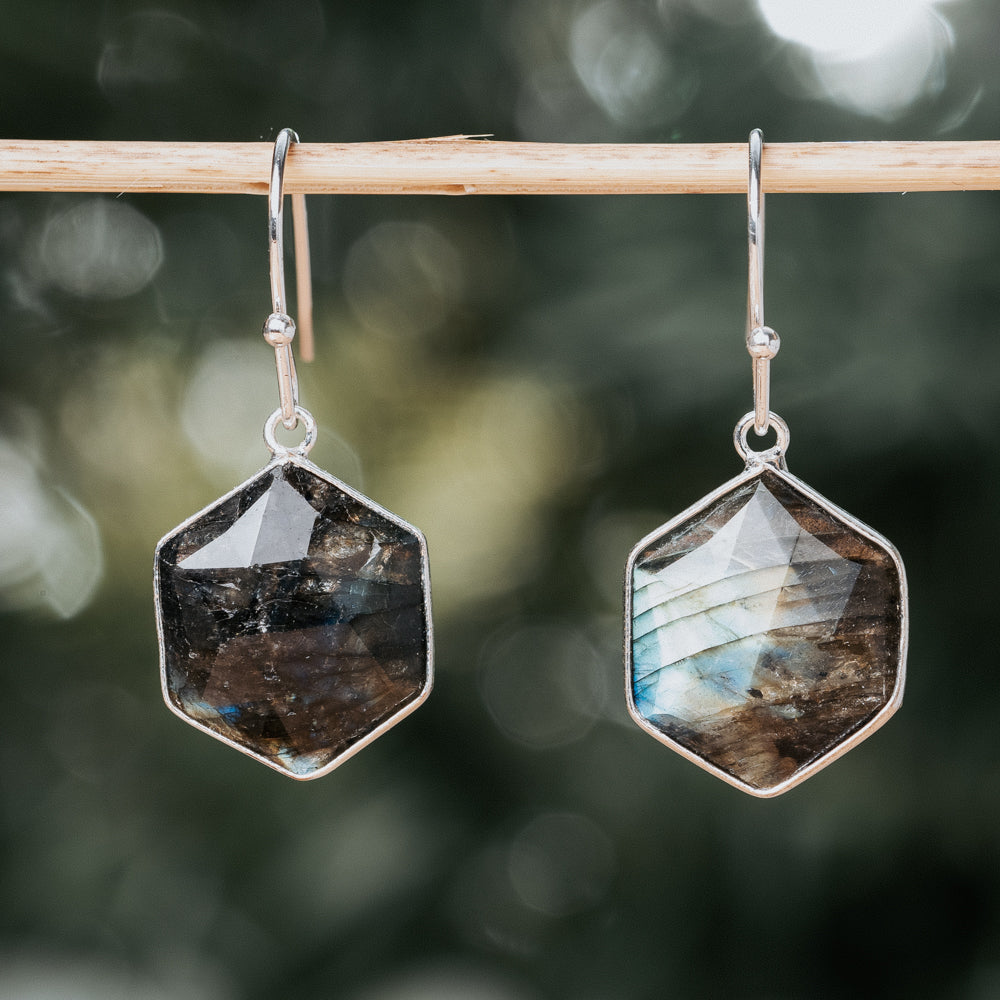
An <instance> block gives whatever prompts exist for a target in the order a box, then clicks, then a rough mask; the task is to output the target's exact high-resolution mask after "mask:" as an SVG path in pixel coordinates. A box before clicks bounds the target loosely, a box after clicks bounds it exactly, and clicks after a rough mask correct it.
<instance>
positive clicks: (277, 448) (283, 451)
mask: <svg viewBox="0 0 1000 1000" xmlns="http://www.w3.org/2000/svg"><path fill="white" fill-rule="evenodd" d="M295 417H296V423H301V424H302V425H303V426H304V427H305V429H306V436H305V438H303V440H302V443H301V444H300V445H298V446H297V447H295V448H286V447H285V446H284V445H283V444H280V443H279V442H278V440H277V439H276V438H275V436H274V432H275V431H276V430H277V428H278V424H279V423H281V407H280V406H279V407H278V409H276V410H275V411H274V413H272V414H271V415H270V416H269V417H268V418H267V422H266V423H265V424H264V443H265V444H266V445H267V446H268V448H270V449H271V454H272V455H274V456H275V457H276V458H281V457H284V456H285V455H300V456H302V457H303V458H305V456H306V455H308V454H309V452H310V450H311V449H312V446H313V445H314V444H315V443H316V418H315V417H314V416H313V415H312V414H311V413H310V412H309V411H308V410H307V409H305V407H302V406H296V407H295Z"/></svg>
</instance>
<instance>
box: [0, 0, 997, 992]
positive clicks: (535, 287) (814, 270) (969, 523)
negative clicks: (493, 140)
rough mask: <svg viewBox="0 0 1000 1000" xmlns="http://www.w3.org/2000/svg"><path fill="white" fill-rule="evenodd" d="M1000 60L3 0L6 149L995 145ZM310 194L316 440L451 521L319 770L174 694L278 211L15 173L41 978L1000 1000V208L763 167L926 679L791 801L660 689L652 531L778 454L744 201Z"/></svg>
mask: <svg viewBox="0 0 1000 1000" xmlns="http://www.w3.org/2000/svg"><path fill="white" fill-rule="evenodd" d="M998 50H1000V19H998V16H997V9H996V6H995V5H994V4H993V3H992V2H990V0H953V2H948V3H930V2H926V0H866V2H857V0H855V2H836V0H815V2H813V0H810V2H809V3H794V2H790V0H756V2H754V0H660V2H653V0H512V2H500V0H473V2H470V0H414V2H410V3H403V2H398V3H384V2H380V0H373V2H370V3H346V2H335V0H326V2H322V0H303V2H281V0H248V2H243V3H231V4H226V3H221V2H218V0H197V2H196V0H168V2H166V3H162V4H155V5H154V4H150V5H143V4H138V3H135V4H133V3H127V2H115V0H108V2H102V3H93V2H80V3H70V2H68V0H39V2H35V3H32V4H23V3H22V4H15V3H13V2H11V0H7V2H6V3H4V4H3V31H2V32H0V53H2V60H3V67H4V71H3V76H2V79H0V122H2V126H0V131H2V134H3V135H4V136H6V137H8V138H18V139H28V138H63V139H76V138H80V139H84V138H86V139H122V140H126V139H163V140H258V139H259V140H271V139H273V137H274V135H275V133H276V132H277V130H278V129H280V128H281V127H283V126H291V127H294V128H295V129H297V130H298V131H299V133H300V134H301V136H302V138H303V140H304V141H313V142H322V141H331V142H332V141H364V140H376V139H378V140H381V139H402V138H415V137H422V136H435V135H449V134H455V133H491V134H493V135H495V136H496V137H497V138H498V139H525V140H535V141H600V142H668V141H669V142H674V141H676V142H703V141H704V142H708V141H716V142H718V141H727V142H737V141H742V140H743V139H744V138H745V137H746V135H747V133H748V132H749V130H750V129H751V128H752V127H755V126H759V127H761V128H762V129H763V130H764V134H765V138H766V139H767V140H770V141H773V142H781V141H804V140H844V139H895V138H906V139H938V138H948V139H984V138H990V139H992V138H996V137H997V134H998V131H1000V129H998V124H1000V111H998V106H1000V104H998V102H1000V60H998V59H997V56H998ZM765 171H766V160H765ZM310 212H311V234H312V248H313V263H314V279H315V283H316V293H317V307H316V319H317V327H318V353H319V358H318V361H317V362H316V363H315V364H314V365H313V366H312V367H310V368H303V370H302V371H301V381H302V398H303V402H304V404H305V405H306V406H308V407H309V408H311V409H312V411H313V412H314V413H315V414H316V416H317V418H318V419H319V422H320V428H321V430H320V437H319V441H318V444H317V446H316V448H315V450H314V452H313V455H312V457H313V458H314V459H315V461H316V462H317V463H318V464H319V465H320V466H323V467H325V468H326V469H328V470H330V471H331V472H333V473H335V474H336V475H339V476H341V477H342V478H344V479H346V480H347V481H349V482H350V483H352V484H353V485H355V486H357V487H359V488H360V489H362V490H363V491H365V492H366V493H368V494H369V495H371V496H373V497H375V498H376V499H377V500H378V501H379V502H380V503H382V504H384V505H385V506H387V507H389V508H390V509H392V510H394V511H396V512H397V513H398V514H399V515H400V516H402V517H404V518H406V519H408V520H409V521H411V522H413V523H415V524H417V525H419V526H420V527H421V528H422V529H423V530H424V531H425V532H426V534H427V536H428V540H429V545H430V553H431V567H432V578H433V583H434V601H435V619H436V636H437V650H438V658H437V666H438V674H437V684H436V688H435V691H434V693H433V695H432V697H431V699H430V700H429V701H428V703H427V704H426V705H425V706H424V707H423V708H421V709H420V711H419V712H417V713H416V714H415V715H413V716H412V717H410V718H408V719H407V720H406V721H405V722H403V723H402V724H400V725H399V726H398V727H397V728H395V729H393V730H392V731H391V732H390V733H389V734H387V735H386V736H384V737H383V738H382V739H380V740H378V741H377V742H376V743H375V744H374V745H372V746H371V747H369V748H368V749H366V750H365V751H364V752H363V753H362V754H360V755H359V756H358V757H356V758H354V759H352V760H351V761H349V762H348V763H347V764H345V765H344V766H343V767H342V768H340V769H339V770H337V771H336V772H335V773H334V774H333V775H331V776H329V777H326V778H324V779H322V780H321V781H318V782H314V783H296V782H291V781H288V780H287V779H286V778H283V777H281V776H280V775H278V774H276V773H273V772H271V771H269V770H267V769H266V768H264V767H262V766H260V765H259V764H257V763H255V762H253V761H252V760H250V759H249V758H247V757H244V756H242V755H240V754H238V753H236V752H234V751H232V750H230V749H228V748H226V747H225V746H223V745H222V744H221V743H219V742H217V741H214V740H212V739H210V738H208V737H207V736H205V735H203V734H201V733H198V732H197V731H196V730H195V729H193V728H191V727H188V726H185V725H184V724H183V723H182V722H180V721H179V720H178V719H177V718H175V717H174V716H173V715H172V714H171V713H170V712H168V711H167V709H166V708H165V707H164V705H163V704H162V701H161V696H160V691H159V679H158V671H157V649H156V636H155V627H154V621H153V610H152V593H151V589H152V588H151V579H150V578H151V564H152V553H153V549H154V546H155V544H156V542H157V540H158V539H159V538H160V536H161V535H163V534H165V533H166V532H167V531H169V530H170V529H171V528H173V527H174V526H175V525H176V524H177V523H179V522H180V521H182V520H183V519H184V518H186V517H187V516H189V515H190V514H192V513H194V512H195V511H197V510H199V509H200V508H201V507H202V506H204V505H205V504H206V503H208V502H209V501H211V500H213V499H215V498H216V497H217V496H219V495H220V494H221V493H223V492H225V491H227V490H228V489H230V488H231V487H232V486H234V485H235V484H236V483H238V482H240V481H241V480H242V479H243V478H245V477H246V476H248V475H250V474H251V473H253V472H254V471H256V469H258V468H259V467H260V466H261V465H263V464H264V461H265V459H266V457H267V454H266V452H265V449H264V447H263V445H262V443H261V440H260V428H261V426H262V424H263V421H264V419H265V418H266V417H267V415H268V414H269V413H270V412H271V410H272V409H273V407H274V406H275V404H276V395H275V386H274V369H273V363H272V357H273V354H272V352H271V351H270V350H269V349H268V348H267V347H266V346H265V345H264V343H263V341H262V340H261V338H260V334H259V329H260V324H261V322H262V321H263V319H264V317H265V316H266V315H267V313H268V312H269V311H270V302H269V295H268V282H267V246H266V229H265V215H266V208H265V203H264V199H262V198H250V197H239V196H216V197H207V196H199V197H195V196H181V195H157V196H130V195H128V194H125V195H122V196H119V197H114V196H112V195H108V196H92V195H62V194H59V195H47V194H40V193H39V194H31V193H26V194H2V195H0V295H2V303H3V306H2V307H3V314H4V329H3V338H4V355H3V365H2V373H0V379H2V390H0V600H2V606H3V612H2V618H0V621H2V626H0V627H2V633H0V640H2V664H0V669H2V678H3V687H2V694H3V698H2V711H0V718H2V723H0V754H2V756H0V775H2V788H3V796H2V814H0V817H2V823H0V838H2V852H0V996H2V997H4V998H8V997H10V998H16V1000H41V998H59V1000H63V998H81V1000H90V998H101V1000H109V998H110V1000H119V998H127V1000H133V998H135V1000H154V998H155V1000H165V998H185V1000H242V998H247V1000H256V998H264V997H317V998H336V1000H340V998H345V1000H557V998H573V1000H618V998H620V1000H646V998H662V997H678V998H689V997H692V998H701V997H733V998H766V1000H785V998H800V997H803V998H842V997H843V998H847V997H852V998H853V997H859V996H872V997H908V998H912V997H933V998H939V997H940V998H962V1000H987V998H994V997H1000V926H998V919H1000V907H998V901H1000V732H998V728H997V725H996V721H995V720H996V717H997V711H998V709H1000V686H998V684H997V681H996V664H997V656H996V653H995V646H996V633H995V631H994V629H995V628H996V620H997V616H996V594H997V591H998V588H1000V570H998V567H997V566H996V565H994V563H993V562H992V561H991V556H990V553H991V552H992V553H996V552H997V551H998V550H1000V516H998V515H1000V505H998V502H997V494H998V489H1000V449H998V448H997V446H996V431H995V428H996V424H997V421H998V418H1000V400H998V392H997V385H998V373H1000V338H998V336H997V326H998V320H997V314H998V308H1000V270H998V268H997V266H996V261H997V260H998V259H1000V194H996V193H992V192H980V193H962V192H951V193H940V194H937V193H935V194H907V195H816V196H806V195H795V196H792V195H788V196H772V197H771V198H769V200H768V256H767V283H766V288H767V305H768V309H767V318H768V321H769V323H770V324H771V325H772V326H774V327H775V328H776V329H777V330H778V331H779V333H780V334H781V336H782V339H783V346H782V351H781V355H780V356H779V358H778V359H777V360H776V362H775V363H774V366H773V405H774V408H775V409H776V410H777V411H778V412H779V413H781V414H782V416H783V417H785V419H786V420H788V422H789V424H790V425H791V429H792V438H793V440H792V448H791V452H790V456H789V461H790V466H791V469H792V471H793V472H795V473H797V474H798V475H799V476H800V477H802V478H803V479H805V480H806V481H807V482H808V483H810V484H811V485H812V486H813V487H814V488H815V489H817V490H818V491H820V492H821V493H823V494H825V495H826V496H828V497H829V498H830V499H831V500H833V501H834V502H835V503H838V504H840V505H841V506H843V507H844V508H846V509H847V510H849V511H851V512H852V513H853V514H855V515H856V516H858V517H860V518H861V519H863V520H865V521H867V522H869V523H870V524H872V525H873V526H874V527H876V528H877V529H878V530H880V531H882V532H883V533H884V534H885V535H887V536H888V537H889V538H891V539H892V540H893V541H894V542H895V543H896V545H897V546H898V547H899V549H900V550H901V552H902V554H903V557H904V561H905V563H906V566H907V569H908V573H909V578H910V585H911V591H912V601H911V611H912V630H911V646H910V649H911V652H910V661H909V683H908V690H907V695H906V698H905V701H904V704H903V708H902V710H901V711H900V713H899V714H898V715H897V716H896V717H895V718H894V719H893V720H892V721H891V722H890V723H889V724H888V725H887V726H886V727H885V728H884V729H883V730H880V731H879V732H878V733H877V734H876V735H875V736H874V737H873V738H872V739H870V740H869V741H867V742H866V743H864V744H863V745H862V746H861V747H859V748H857V749H855V750H854V751H852V752H851V753H850V754H849V755H848V756H847V757H845V758H843V759H842V760H840V761H838V762H837V763H836V764H835V765H834V766H832V767H830V768H828V769H827V770H824V771H823V772H822V773H821V774H819V775H817V776H816V777H814V778H813V779H811V780H810V781H808V782H807V783H806V784H805V785H803V786H802V787H800V788H797V789H795V790H793V791H792V792H790V793H789V794H788V795H786V796H784V797H782V798H780V799H777V800H774V801H759V800H755V799H752V798H750V797H747V796H744V795H742V794H740V793H739V792H737V791H735V790H734V789H732V788H730V787H728V786H726V785H724V784H723V783H721V782H719V781H716V780H714V779H713V778H711V777H710V776H709V775H707V774H705V773H704V772H702V771H700V770H699V769H697V768H695V767H693V766H692V765H690V764H688V763H686V762H684V761H683V760H682V759H681V758H680V757H678V756H676V755H675V754H672V753H671V752H670V751H669V750H667V749H666V748H665V747H663V746H661V745H660V744H658V743H656V742H655V741H654V740H652V739H650V738H649V737H647V736H645V735H644V734H643V733H642V732H641V731H640V730H639V729H638V728H637V727H636V726H634V725H633V724H632V723H631V722H629V720H628V719H627V717H626V713H625V709H624V699H623V694H622V681H621V648H620V644H621V639H620V635H621V610H620V608H621V577H622V571H623V565H624V561H625V558H626V555H627V553H628V551H629V549H630V548H631V546H632V545H633V544H634V543H635V542H636V541H637V540H638V539H639V538H640V537H641V536H643V535H644V534H646V533H647V532H649V531H651V530H652V529H653V528H654V527H656V526H657V525H658V524H659V523H661V522H663V521H665V520H667V519H668V518H670V517H672V516H673V515H675V514H676V513H678V512H679V511H680V510H682V509H684V508H685V507H687V506H688V505H689V504H691V503H693V502H694V501H695V500H697V499H698V498H699V497H701V496H702V495H704V494H705V493H707V492H709V491H710V490H712V489H714V488H715V487H717V486H718V485H720V484H721V483H722V482H723V481H725V480H726V479H729V478H730V477H731V476H733V475H735V474H736V473H737V472H739V471H740V463H739V460H738V459H737V457H736V455H735V454H734V453H733V450H732V445H731V432H732V427H733V424H734V423H735V421H736V420H737V418H738V417H739V416H740V415H741V414H742V413H744V412H745V411H746V410H747V409H749V407H750V364H749V360H748V358H747V356H746V353H745V350H744V347H743V323H744V308H745V295H746V292H745V284H746V228H745V227H746V217H745V202H744V200H743V199H742V198H741V197H738V196H725V197H715V196H712V197H710V196H700V197H699V196H689V197H681V196H662V197H635V196H633V197H589V198H578V197H548V198H544V197H535V198H531V197H525V198H501V197H492V198H491V197H470V198H461V199H448V198H429V197H407V198H403V197H399V198H381V197H353V198H352V197H314V198H312V199H311V200H310ZM991 623H992V624H991Z"/></svg>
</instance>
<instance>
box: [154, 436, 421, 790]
mask: <svg viewBox="0 0 1000 1000" xmlns="http://www.w3.org/2000/svg"><path fill="white" fill-rule="evenodd" d="M286 464H287V465H295V466H298V467H299V468H301V469H304V470H305V471H307V472H309V473H311V474H312V475H314V476H316V477H318V478H319V479H322V480H324V481H325V482H327V483H329V484H330V485H332V486H334V487H336V488H337V489H338V490H342V491H343V492H344V493H346V494H347V495H348V496H349V497H351V498H352V499H354V500H356V501H358V502H359V503H361V504H363V505H364V506H366V507H368V508H369V509H370V510H372V511H374V512H375V513H376V514H378V515H380V516H381V517H384V518H385V519H386V520H388V521H391V522H392V523H393V524H395V525H396V526H397V527H399V528H402V529H403V530H404V531H408V532H410V533H411V534H413V535H414V537H415V538H416V539H417V541H418V543H419V545H420V579H421V585H422V587H423V598H424V602H423V603H424V616H425V622H426V635H427V672H426V678H425V680H424V684H423V686H422V687H421V689H420V691H419V693H418V694H417V696H416V697H415V698H414V699H413V700H412V701H410V702H409V703H408V704H406V705H404V706H403V707H402V708H400V709H398V710H397V711H396V712H395V713H394V714H393V715H391V716H389V718H387V719H385V720H383V721H382V722H381V723H380V724H379V725H378V726H376V727H375V728H374V729H373V730H372V731H371V732H369V733H367V734H365V735H364V736H362V737H361V738H360V739H358V740H357V741H356V742H355V743H352V744H351V745H350V746H349V747H347V748H346V749H345V750H343V751H342V752H341V753H340V754H338V755H337V756H336V757H334V758H333V760H331V761H330V762H329V763H328V764H325V765H324V766H323V767H321V768H319V769H318V770H316V771H313V772H312V773H311V774H294V773H293V772H291V771H289V770H287V769H285V768H283V767H281V766H280V765H278V764H276V763H274V761H272V760H270V759H269V758H267V757H265V756H264V755H263V754H259V753H257V752H256V751H255V750H253V749H252V748H250V747H246V746H242V745H241V744H239V743H237V742H235V741H234V740H231V739H229V738H228V737H227V736H223V735H222V734H221V733H218V732H216V731H215V730H214V729H211V728H209V727H208V726H206V725H204V724H203V723H201V722H199V721H198V720H197V719H193V718H191V717H190V716H189V715H187V714H185V712H184V711H183V709H181V708H179V707H178V706H177V705H175V704H174V703H173V701H172V700H171V698H170V690H169V687H168V683H167V665H166V643H165V639H164V635H163V609H162V604H161V599H160V581H159V574H158V572H157V565H158V564H159V559H160V551H161V549H162V548H163V546H164V545H165V544H166V543H167V542H169V541H170V540H171V539H172V538H174V536H175V535H177V534H179V533H180V532H182V531H186V530H187V529H188V528H190V527H191V526H192V525H193V524H194V522H195V521H197V520H199V519H200V518H202V517H204V516H205V515H206V514H208V513H209V512H211V511H212V510H214V509H215V508H216V507H218V506H219V505H220V504H222V503H225V502H226V501H227V500H229V499H230V497H232V496H233V495H234V494H236V493H239V492H240V490H243V489H246V488H247V487H248V486H250V484H251V483H254V482H256V481H257V480H258V479H260V478H261V477H262V476H264V475H266V474H267V473H269V472H270V471H271V470H272V469H275V468H276V467H278V466H282V465H286ZM153 595H154V602H155V607H156V633H157V639H158V643H159V651H160V687H161V690H162V693H163V700H164V701H165V702H166V704H167V708H169V709H170V711H171V712H173V713H174V715H176V716H178V717H179V718H181V719H183V720H184V721H185V722H187V723H188V724H189V725H191V726H194V727H195V728H196V729H200V730H201V731H202V732H203V733H207V734H208V735H209V736H211V737H213V738H214V739H216V740H219V741H220V742H221V743H225V744H226V745H227V746H230V747H232V748H233V749H234V750H239V751H240V753H243V754H246V755H247V756H248V757H252V758H253V759H254V760H256V761H259V762H260V763H262V764H266V765H267V766H268V767H269V768H271V769H272V770H274V771H277V772H278V773H279V774H283V775H285V776H286V777H288V778H294V779H295V780H296V781H312V780H313V779H314V778H321V777H323V775H325V774H329V773H330V772H331V771H333V770H334V769H335V768H338V767H340V765H341V764H343V763H344V762H345V761H346V760H348V759H350V758H351V757H353V756H354V755H355V754H356V753H358V751H360V750H363V749H364V748H365V747H366V746H368V745H369V744H370V743H372V742H374V741H375V740H377V739H378V738H379V737H380V736H381V735H382V734H383V733H385V732H386V731H388V730H389V729H391V728H392V727H393V726H395V725H396V724H397V723H398V722H401V721H402V720H403V719H405V718H406V716H408V715H409V714H410V713H411V712H414V711H415V710H416V709H418V708H419V707H420V706H421V705H422V704H423V703H424V702H425V701H426V700H427V698H428V696H429V695H430V693H431V688H432V687H433V685H434V629H433V619H432V617H431V581H430V561H429V557H428V553H427V540H426V538H425V537H424V534H423V532H422V531H420V529H419V528H415V527H414V526H413V525H412V524H410V523H409V522H407V521H404V520H403V519H402V518H401V517H399V516H398V515H396V514H393V513H392V511H389V510H386V508H385V507H383V506H381V504H378V503H376V502H375V501H374V500H372V499H370V498H369V497H366V496H365V495H364V494H363V493H360V492H358V491H357V490H356V489H354V488H352V487H351V486H349V485H348V484H347V483H344V482H342V481H341V480H340V479H337V477H336V476H332V475H330V473H328V472H325V471H324V470H323V469H321V468H319V466H317V465H315V464H314V463H313V462H311V461H309V459H308V458H306V457H305V455H304V454H300V453H297V452H296V451H293V450H281V451H279V452H277V453H276V454H275V456H274V458H273V459H272V460H271V461H270V462H268V463H267V465H265V466H264V468H262V469H261V470H260V471H259V472H255V473H254V474H253V475H252V476H250V477H249V478H248V479H246V480H244V481H243V482H242V483H240V484H239V485H238V486H234V487H233V488H232V489H231V490H230V491H229V492H228V493H226V494H225V495H224V496H221V497H219V498H218V499H216V500H213V501H212V502H211V503H210V504H208V505H207V506H206V507H203V508H202V509H201V510H200V511H198V512H197V513H196V514H192V515H191V516H190V517H189V518H187V519H186V520H185V521H183V522H182V523H181V524H178V525H177V527H175V528H174V529H173V530H171V531H169V532H168V533H167V534H166V535H164V536H163V537H162V538H161V539H160V541H159V542H158V543H157V545H156V552H155V554H154V561H153Z"/></svg>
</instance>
